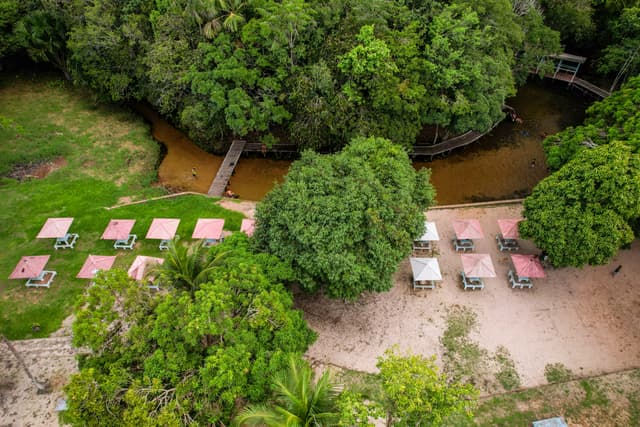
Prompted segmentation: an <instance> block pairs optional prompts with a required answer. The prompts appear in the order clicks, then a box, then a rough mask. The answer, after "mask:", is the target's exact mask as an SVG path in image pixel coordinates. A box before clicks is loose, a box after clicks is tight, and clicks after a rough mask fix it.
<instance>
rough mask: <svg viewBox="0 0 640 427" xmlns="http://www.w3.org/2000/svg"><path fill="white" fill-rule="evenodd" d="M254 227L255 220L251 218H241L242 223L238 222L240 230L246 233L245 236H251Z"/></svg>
mask: <svg viewBox="0 0 640 427" xmlns="http://www.w3.org/2000/svg"><path fill="white" fill-rule="evenodd" d="M255 228H256V222H255V220H253V219H246V218H245V219H243V220H242V224H240V231H242V232H243V233H246V234H247V236H249V237H251V235H253V232H254V230H255Z"/></svg>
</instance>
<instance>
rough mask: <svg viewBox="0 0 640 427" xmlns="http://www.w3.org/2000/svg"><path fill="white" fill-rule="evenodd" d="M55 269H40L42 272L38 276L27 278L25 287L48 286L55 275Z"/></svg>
mask: <svg viewBox="0 0 640 427" xmlns="http://www.w3.org/2000/svg"><path fill="white" fill-rule="evenodd" d="M56 274H58V273H56V272H55V271H51V270H42V273H40V275H39V276H38V277H34V278H32V279H29V280H27V287H34V288H48V287H50V285H51V282H53V278H54V277H56Z"/></svg>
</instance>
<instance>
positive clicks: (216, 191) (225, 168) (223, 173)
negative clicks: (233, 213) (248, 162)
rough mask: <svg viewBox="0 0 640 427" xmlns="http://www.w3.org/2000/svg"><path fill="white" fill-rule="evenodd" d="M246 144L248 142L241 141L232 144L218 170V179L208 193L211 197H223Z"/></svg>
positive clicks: (216, 178) (215, 179) (214, 180)
mask: <svg viewBox="0 0 640 427" xmlns="http://www.w3.org/2000/svg"><path fill="white" fill-rule="evenodd" d="M246 143H247V142H246V141H240V140H236V141H233V143H231V147H229V151H227V155H226V156H225V157H224V160H223V161H222V164H221V165H220V169H218V173H216V177H215V178H214V179H213V182H212V183H211V186H210V187H209V191H208V192H207V194H208V195H209V196H212V197H222V195H223V194H224V190H225V188H227V184H228V183H229V179H230V178H231V175H232V174H233V170H234V169H235V167H236V164H238V159H240V155H241V154H242V150H243V149H244V146H245V144H246Z"/></svg>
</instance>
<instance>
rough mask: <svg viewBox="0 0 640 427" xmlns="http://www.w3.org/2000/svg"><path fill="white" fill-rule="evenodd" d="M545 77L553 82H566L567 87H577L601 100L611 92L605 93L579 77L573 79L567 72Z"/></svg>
mask: <svg viewBox="0 0 640 427" xmlns="http://www.w3.org/2000/svg"><path fill="white" fill-rule="evenodd" d="M545 77H547V78H550V79H554V80H560V81H563V82H567V83H569V86H571V85H573V86H577V87H579V88H580V89H582V90H585V91H587V92H589V93H591V94H593V95H596V96H598V97H600V98H602V99H604V98H606V97H608V96H609V95H611V92H609V91H606V90H604V89H602V88H600V87H598V86H596V85H594V84H593V83H589V82H588V81H586V80H584V79H581V78H580V77H574V76H573V74H571V73H567V72H563V71H559V72H557V73H555V74H553V75H546V76H545Z"/></svg>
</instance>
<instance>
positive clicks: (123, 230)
mask: <svg viewBox="0 0 640 427" xmlns="http://www.w3.org/2000/svg"><path fill="white" fill-rule="evenodd" d="M135 223H136V220H135V219H112V220H111V221H109V225H107V228H106V229H105V230H104V233H102V238H103V239H104V240H123V239H126V238H128V237H129V233H131V229H132V228H133V225H134V224H135Z"/></svg>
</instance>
